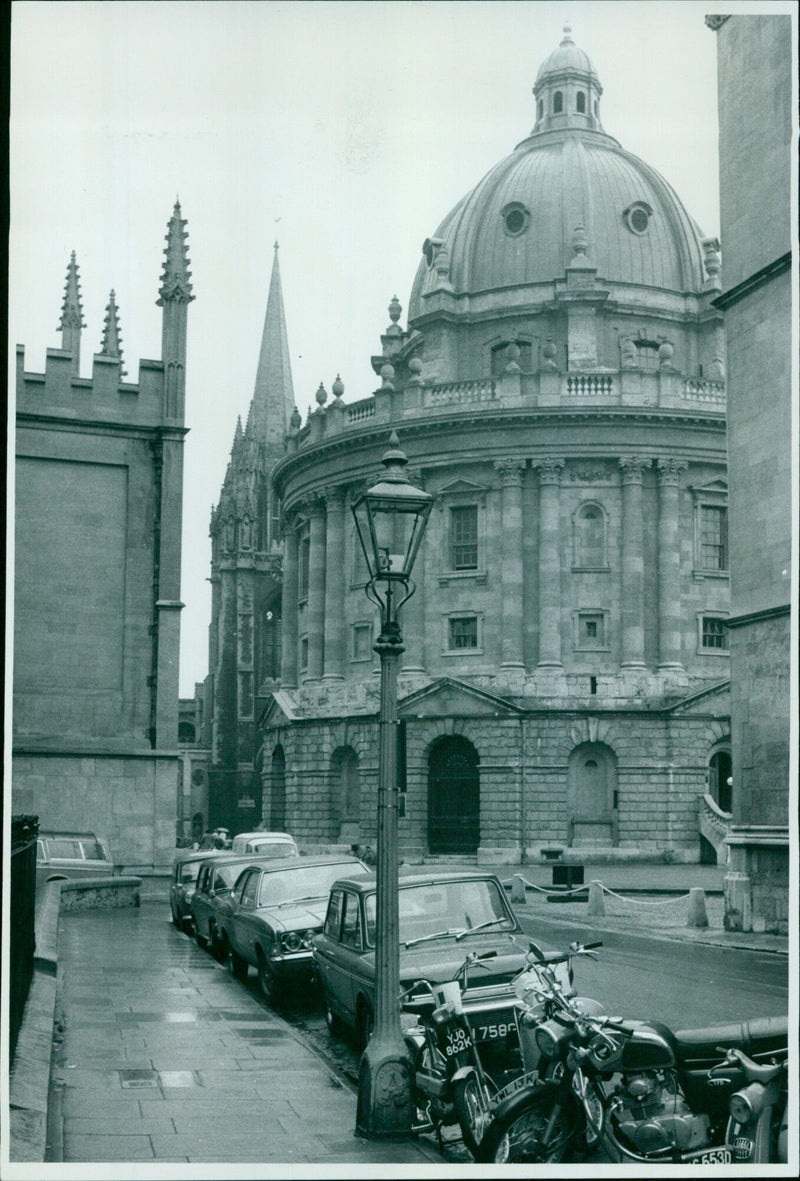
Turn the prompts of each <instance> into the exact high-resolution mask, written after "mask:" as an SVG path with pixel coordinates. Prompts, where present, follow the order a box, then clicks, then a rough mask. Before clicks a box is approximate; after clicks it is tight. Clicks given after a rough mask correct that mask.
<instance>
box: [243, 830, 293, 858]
mask: <svg viewBox="0 0 800 1181" xmlns="http://www.w3.org/2000/svg"><path fill="white" fill-rule="evenodd" d="M231 852H232V853H259V854H261V855H262V856H264V857H296V856H297V855H298V853H299V850H298V848H297V845H296V844H295V842H294V838H293V837H290V836H289V834H288V832H240V833H239V835H238V836H235V837H234V838H233V845H232V847H231Z"/></svg>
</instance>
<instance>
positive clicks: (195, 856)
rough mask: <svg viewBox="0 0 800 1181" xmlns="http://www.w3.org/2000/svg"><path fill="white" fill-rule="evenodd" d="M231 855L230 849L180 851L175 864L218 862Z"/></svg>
mask: <svg viewBox="0 0 800 1181" xmlns="http://www.w3.org/2000/svg"><path fill="white" fill-rule="evenodd" d="M229 855H230V849H178V852H177V853H176V855H175V861H174V862H173V864H174V865H177V864H178V862H180V863H181V865H183V863H184V862H185V861H216V860H217V859H218V858H220V857H225V856H229ZM235 856H239V854H235Z"/></svg>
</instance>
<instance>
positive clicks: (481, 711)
mask: <svg viewBox="0 0 800 1181" xmlns="http://www.w3.org/2000/svg"><path fill="white" fill-rule="evenodd" d="M397 711H398V714H399V715H400V717H401V718H441V717H481V718H511V717H519V716H520V715H521V714H523V713H524V712H525V711H524V710H522V709H520V708H519V707H518V706H516V705H514V704H513V703H512V702H510V701H508V700H507V699H506V698H505V697H498V696H497V694H496V693H487V692H486V690H485V689H476V688H474V686H472V685H468V684H466V682H464V681H458V680H455V679H454V678H453V677H439V678H438V679H437V680H435V681H433V682H432V683H431V684H430V685H426V687H425V688H424V689H418V690H417V691H416V692H415V693H409V695H408V696H407V697H403V698H401V699H400V700H399V701H398V703H397Z"/></svg>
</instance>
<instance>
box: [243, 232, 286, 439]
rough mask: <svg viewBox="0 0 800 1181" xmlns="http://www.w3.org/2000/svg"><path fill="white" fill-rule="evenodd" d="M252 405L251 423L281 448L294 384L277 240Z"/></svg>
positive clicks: (262, 434)
mask: <svg viewBox="0 0 800 1181" xmlns="http://www.w3.org/2000/svg"><path fill="white" fill-rule="evenodd" d="M253 408H254V415H253V424H254V426H255V428H256V431H257V434H258V437H259V438H260V439H262V440H263V441H264V442H265V443H267V444H268V445H270V446H274V447H276V448H279V449H282V448H283V446H284V444H285V441H286V434H287V432H288V430H289V425H290V419H291V416H292V410H293V409H294V388H293V386H292V367H291V363H290V361H289V342H288V340H287V336H286V317H285V314H284V310H283V293H282V291H281V272H280V266H279V264H278V243H277V242H276V243H275V254H274V258H273V262H272V277H271V279H270V284H269V295H268V297H267V312H266V316H265V317H264V331H263V334H262V337H261V352H260V354H259V358H258V369H257V371H256V381H255V389H254V391H253Z"/></svg>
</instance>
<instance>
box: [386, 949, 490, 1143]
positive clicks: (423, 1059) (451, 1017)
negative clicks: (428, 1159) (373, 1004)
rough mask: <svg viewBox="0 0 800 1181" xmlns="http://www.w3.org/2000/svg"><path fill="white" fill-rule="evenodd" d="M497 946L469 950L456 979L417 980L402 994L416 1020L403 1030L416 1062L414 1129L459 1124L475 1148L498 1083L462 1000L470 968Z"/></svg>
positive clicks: (406, 1010)
mask: <svg viewBox="0 0 800 1181" xmlns="http://www.w3.org/2000/svg"><path fill="white" fill-rule="evenodd" d="M496 955H497V952H496V951H487V952H483V953H478V952H474V951H473V952H470V953H469V955H468V956H467V957H466V959H465V960H464V962H463V963H462V964H461V966H460V967H459V968H458V969H457V970H456V972H455V975H454V976H453V979H452V980H448V981H446V982H445V983H443V984H431V983H429V982H428V981H427V980H418V981H416V982H415V983H414V984H413V985H412V987H411V988H410V989H408V990H407V991H406V992H405V993H403V994H402V995H401V997H400V1008H401V1010H402V1012H404V1013H407V1014H411V1015H413V1016H414V1017H415V1018H416V1019H417V1021H416V1024H414V1025H413V1026H411V1027H409V1028H406V1029H405V1030H404V1036H405V1041H406V1045H407V1046H408V1048H409V1050H410V1052H411V1055H412V1061H413V1064H414V1076H413V1079H414V1082H413V1088H412V1100H413V1103H414V1105H415V1107H416V1110H417V1113H418V1116H419V1120H418V1122H417V1123H416V1124H415V1125H414V1128H413V1131H414V1132H417V1133H419V1132H427V1131H436V1132H437V1133H438V1134H439V1138H440V1147H441V1129H442V1127H446V1126H449V1125H452V1124H459V1125H460V1127H461V1135H462V1137H463V1140H464V1144H465V1145H466V1147H467V1148H468V1149H469V1151H470V1152H471V1153H472V1154H473V1156H474V1154H475V1153H476V1152H477V1150H478V1145H479V1143H480V1141H481V1139H482V1137H483V1133H484V1132H485V1130H486V1126H487V1125H488V1122H489V1118H490V1113H491V1098H492V1095H493V1094H494V1092H495V1091H496V1089H497V1088H496V1087H495V1085H494V1082H493V1081H492V1079H491V1077H490V1076H489V1074H487V1072H486V1070H485V1069H484V1066H483V1063H482V1061H481V1057H480V1054H479V1053H478V1048H477V1044H476V1041H475V1036H474V1033H473V1030H472V1025H471V1022H470V1019H469V1015H468V1013H467V1012H466V1011H465V1009H464V1005H463V1001H462V980H463V991H466V988H467V980H468V975H469V970H470V968H472V967H477V966H480V965H481V963H482V962H483V961H485V960H488V959H494V957H495V956H496Z"/></svg>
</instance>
